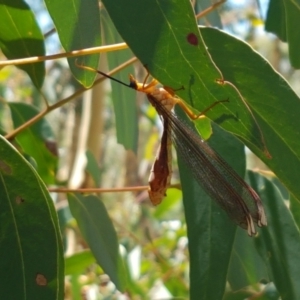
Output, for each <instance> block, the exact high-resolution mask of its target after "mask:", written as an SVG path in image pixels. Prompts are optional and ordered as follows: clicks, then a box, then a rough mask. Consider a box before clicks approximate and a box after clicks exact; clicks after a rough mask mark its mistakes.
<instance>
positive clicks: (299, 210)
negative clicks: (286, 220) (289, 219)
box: [290, 195, 300, 228]
mask: <svg viewBox="0 0 300 300" xmlns="http://www.w3.org/2000/svg"><path fill="white" fill-rule="evenodd" d="M290 210H291V213H292V215H293V217H294V219H295V222H296V224H297V226H298V228H300V202H299V201H298V200H297V199H295V197H294V196H293V195H291V196H290Z"/></svg>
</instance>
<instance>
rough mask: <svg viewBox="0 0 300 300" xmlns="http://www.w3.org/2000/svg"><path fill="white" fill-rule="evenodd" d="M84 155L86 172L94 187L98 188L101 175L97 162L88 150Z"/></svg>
mask: <svg viewBox="0 0 300 300" xmlns="http://www.w3.org/2000/svg"><path fill="white" fill-rule="evenodd" d="M85 155H86V159H87V164H86V170H87V172H88V173H89V174H90V175H91V176H92V178H93V180H94V183H95V186H98V185H99V183H100V175H101V174H100V173H101V172H100V169H99V165H98V161H97V160H96V158H95V156H94V155H93V153H92V152H91V151H90V150H87V151H86V152H85Z"/></svg>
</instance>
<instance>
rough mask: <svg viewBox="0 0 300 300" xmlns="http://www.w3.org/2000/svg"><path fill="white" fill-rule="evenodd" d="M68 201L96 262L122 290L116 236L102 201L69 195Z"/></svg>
mask: <svg viewBox="0 0 300 300" xmlns="http://www.w3.org/2000/svg"><path fill="white" fill-rule="evenodd" d="M68 201H69V205H70V209H71V212H72V215H73V216H74V218H75V219H76V221H77V223H78V226H79V228H80V231H81V233H82V235H83V236H84V238H85V240H86V242H87V243H88V244H89V246H90V248H91V250H92V252H93V254H94V256H95V258H96V260H97V262H98V263H99V265H100V266H101V268H102V269H103V270H104V272H105V273H106V274H107V275H109V277H110V279H111V280H112V281H113V282H114V284H115V285H116V286H117V288H118V289H119V290H122V278H120V276H119V275H120V272H122V270H121V269H122V266H121V265H120V263H119V262H120V258H119V244H118V239H117V234H116V232H115V229H114V227H113V225H112V222H111V220H110V218H109V216H108V213H107V211H106V208H105V206H104V204H103V203H102V201H101V200H100V199H99V198H97V197H95V196H92V195H91V196H86V197H83V196H82V195H79V194H76V195H73V194H69V195H68Z"/></svg>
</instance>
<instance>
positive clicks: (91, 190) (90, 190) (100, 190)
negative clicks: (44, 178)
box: [48, 183, 181, 194]
mask: <svg viewBox="0 0 300 300" xmlns="http://www.w3.org/2000/svg"><path fill="white" fill-rule="evenodd" d="M169 188H177V189H181V185H180V184H179V183H178V184H171V185H170V186H169ZM148 189H149V186H148V185H141V186H128V187H122V188H110V189H104V188H76V189H71V188H63V187H61V188H48V191H49V192H51V193H98V194H100V193H101V194H102V193H120V192H137V191H146V190H148Z"/></svg>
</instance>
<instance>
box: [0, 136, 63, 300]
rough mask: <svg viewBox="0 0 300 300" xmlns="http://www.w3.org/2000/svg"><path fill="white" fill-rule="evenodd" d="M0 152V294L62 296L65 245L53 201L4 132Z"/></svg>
mask: <svg viewBox="0 0 300 300" xmlns="http://www.w3.org/2000/svg"><path fill="white" fill-rule="evenodd" d="M0 157H1V160H0V228H1V235H0V256H1V260H0V277H1V280H0V298H1V299H49V300H53V299H57V300H58V299H63V295H64V260H63V247H62V241H61V236H60V231H59V225H58V220H57V215H56V212H55V209H54V205H53V201H52V199H51V198H50V196H49V193H48V191H47V189H46V187H45V185H44V184H43V182H42V181H41V179H40V178H39V176H38V175H37V174H36V172H35V170H34V169H33V168H32V166H31V165H30V164H29V163H28V162H26V161H25V160H24V158H23V157H22V156H21V155H20V154H19V153H18V152H17V151H16V149H15V148H13V147H12V146H11V145H10V144H9V143H8V142H7V141H6V140H5V139H4V138H3V137H0Z"/></svg>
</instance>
